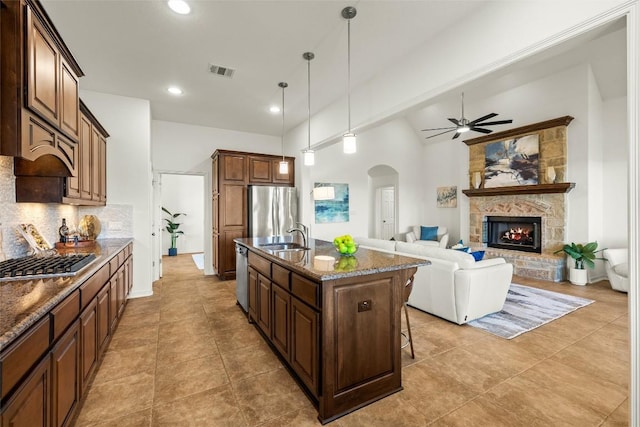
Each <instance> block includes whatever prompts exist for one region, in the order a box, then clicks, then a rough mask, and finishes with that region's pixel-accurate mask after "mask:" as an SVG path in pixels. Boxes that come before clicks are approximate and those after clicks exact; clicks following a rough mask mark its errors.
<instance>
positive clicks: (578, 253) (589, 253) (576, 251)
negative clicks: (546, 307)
mask: <svg viewBox="0 0 640 427" xmlns="http://www.w3.org/2000/svg"><path fill="white" fill-rule="evenodd" d="M597 248H598V242H590V243H587V244H585V245H583V244H581V243H571V244H570V245H564V246H563V247H562V249H558V250H557V251H555V252H554V253H556V254H557V253H558V252H564V253H565V254H567V255H569V256H570V257H571V258H573V259H574V261H575V264H574V267H573V268H570V269H569V281H570V282H571V283H573V284H574V285H586V284H587V270H586V269H585V266H587V267H589V268H593V267H594V266H595V264H594V262H593V261H594V260H596V259H601V260H604V258H598V257H596V254H597V253H598V252H600V251H603V250H604V249H598V250H596V249H597Z"/></svg>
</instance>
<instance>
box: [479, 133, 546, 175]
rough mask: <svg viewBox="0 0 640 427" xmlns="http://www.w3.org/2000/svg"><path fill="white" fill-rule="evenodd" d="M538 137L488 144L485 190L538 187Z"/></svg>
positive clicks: (530, 136)
mask: <svg viewBox="0 0 640 427" xmlns="http://www.w3.org/2000/svg"><path fill="white" fill-rule="evenodd" d="M538 162H539V142H538V134H537V133H535V134H531V135H525V136H521V137H518V138H513V139H505V140H503V141H496V142H491V143H488V144H487V145H486V146H485V167H484V187H485V188H492V187H509V186H513V185H537V184H538Z"/></svg>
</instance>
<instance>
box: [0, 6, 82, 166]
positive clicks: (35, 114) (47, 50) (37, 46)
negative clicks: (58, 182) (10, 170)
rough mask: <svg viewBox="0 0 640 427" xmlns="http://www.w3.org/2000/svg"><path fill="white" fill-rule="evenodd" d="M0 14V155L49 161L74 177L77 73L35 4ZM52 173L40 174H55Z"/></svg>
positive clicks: (77, 129) (7, 8)
mask: <svg viewBox="0 0 640 427" xmlns="http://www.w3.org/2000/svg"><path fill="white" fill-rule="evenodd" d="M0 13H1V14H0V22H1V25H0V37H1V39H2V40H1V41H2V59H1V73H0V80H1V83H2V93H1V96H0V98H1V101H0V102H1V106H0V114H1V119H2V127H1V131H0V132H1V133H0V154H2V155H7V156H13V157H19V158H22V159H26V160H29V161H35V160H38V159H39V158H41V157H43V156H45V155H49V156H53V157H54V158H55V159H58V160H59V161H60V162H61V165H62V166H64V167H65V168H66V169H67V171H68V172H67V176H76V175H77V172H78V161H79V151H78V142H79V137H80V100H79V88H78V80H79V78H80V77H81V76H82V75H83V73H82V70H81V69H80V66H79V65H78V63H77V62H76V61H75V59H74V58H73V56H72V55H71V52H70V51H69V49H68V48H67V46H66V45H65V44H64V41H63V40H62V38H61V37H60V35H59V34H58V32H57V30H56V29H55V26H54V25H53V23H52V22H51V20H50V19H49V17H48V15H47V13H46V12H45V10H44V9H43V8H42V5H41V4H40V2H39V1H37V0H13V1H5V2H3V7H2V8H1V9H0ZM49 163H51V164H52V165H53V164H54V163H53V162H49ZM40 169H41V168H40ZM54 169H56V171H55V172H50V173H47V172H46V171H41V172H40V173H41V174H44V175H46V176H51V175H60V174H61V172H60V171H59V170H58V169H60V167H56V168H54Z"/></svg>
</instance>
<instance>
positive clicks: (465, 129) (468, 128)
mask: <svg viewBox="0 0 640 427" xmlns="http://www.w3.org/2000/svg"><path fill="white" fill-rule="evenodd" d="M470 130H471V128H470V127H469V126H467V125H462V126H460V127H459V128H458V129H456V132H458V133H465V132H469V131H470Z"/></svg>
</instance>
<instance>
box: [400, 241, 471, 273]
mask: <svg viewBox="0 0 640 427" xmlns="http://www.w3.org/2000/svg"><path fill="white" fill-rule="evenodd" d="M396 251H398V252H404V253H406V254H412V255H418V256H421V257H425V258H438V259H443V260H446V261H451V262H455V263H457V264H458V266H459V267H460V268H474V267H476V266H475V264H476V260H475V259H473V256H472V255H471V254H468V253H465V252H460V251H454V250H451V249H442V248H439V247H436V246H423V245H416V244H411V243H405V242H396Z"/></svg>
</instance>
